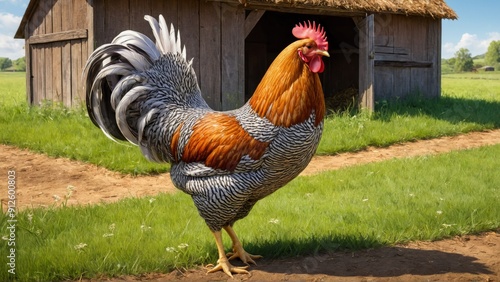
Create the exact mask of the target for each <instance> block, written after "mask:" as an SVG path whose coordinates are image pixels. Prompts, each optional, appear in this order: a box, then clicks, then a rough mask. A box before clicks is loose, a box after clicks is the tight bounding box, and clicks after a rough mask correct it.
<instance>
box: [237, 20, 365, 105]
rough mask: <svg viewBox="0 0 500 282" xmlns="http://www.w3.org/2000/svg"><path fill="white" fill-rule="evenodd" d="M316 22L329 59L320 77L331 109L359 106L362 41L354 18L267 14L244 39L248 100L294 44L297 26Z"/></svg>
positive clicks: (325, 60) (246, 93)
mask: <svg viewBox="0 0 500 282" xmlns="http://www.w3.org/2000/svg"><path fill="white" fill-rule="evenodd" d="M307 20H310V21H316V22H317V23H320V24H321V25H322V26H324V28H325V30H326V34H327V37H328V43H329V50H328V51H329V53H330V58H324V62H325V71H324V72H323V73H322V74H320V78H321V82H322V85H323V92H324V93H325V100H326V103H327V109H328V110H335V111H338V110H345V109H346V108H348V107H352V106H355V105H356V98H357V96H358V82H359V48H358V46H359V39H358V31H357V28H356V25H355V22H354V20H353V19H352V18H351V17H339V16H325V15H305V14H294V13H281V12H273V11H266V12H265V13H264V15H263V16H262V17H261V18H260V20H259V22H258V23H257V24H256V25H255V27H254V28H253V29H252V31H251V32H250V33H249V34H248V36H247V37H246V39H245V77H246V78H245V100H248V99H249V98H250V97H251V96H252V94H253V92H254V91H255V89H256V88H257V85H258V84H259V82H260V80H261V79H262V77H263V76H264V74H265V72H266V70H267V68H268V67H269V65H270V64H271V63H272V61H273V60H274V58H275V57H276V56H277V55H278V54H279V53H280V52H281V51H282V50H283V49H284V48H285V47H286V46H287V45H288V44H290V43H291V42H293V41H295V40H297V39H296V38H295V37H294V36H293V35H292V32H291V31H292V28H293V27H294V26H295V24H297V23H299V22H303V21H307Z"/></svg>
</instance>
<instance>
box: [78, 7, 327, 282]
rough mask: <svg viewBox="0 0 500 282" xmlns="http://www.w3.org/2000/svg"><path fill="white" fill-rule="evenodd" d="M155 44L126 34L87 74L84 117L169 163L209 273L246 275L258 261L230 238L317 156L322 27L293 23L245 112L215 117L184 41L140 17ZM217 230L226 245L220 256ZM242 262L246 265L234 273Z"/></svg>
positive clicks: (100, 52) (95, 57)
mask: <svg viewBox="0 0 500 282" xmlns="http://www.w3.org/2000/svg"><path fill="white" fill-rule="evenodd" d="M144 18H145V19H146V20H147V21H148V22H149V24H150V25H151V28H152V30H153V34H154V37H155V39H156V44H155V43H153V41H152V40H151V39H149V38H148V37H147V36H145V35H144V34H141V33H139V32H135V31H130V30H127V31H123V32H122V33H120V34H119V35H118V36H117V37H116V38H115V39H114V40H113V41H112V42H111V43H109V44H105V45H103V46H101V47H99V48H97V49H96V50H95V51H94V52H93V53H92V54H91V56H90V57H89V59H88V61H87V64H86V66H85V70H84V75H85V82H86V102H87V110H88V113H89V117H90V119H91V120H92V122H93V123H94V124H95V125H97V126H98V127H99V128H101V130H102V131H103V132H104V134H106V135H107V136H108V137H110V138H112V139H115V140H116V139H118V140H128V141H129V142H131V143H133V144H135V145H137V146H139V147H140V149H141V151H142V153H143V155H144V156H145V157H146V158H147V159H149V160H151V161H155V162H168V163H170V164H171V171H170V176H171V178H172V182H173V183H174V185H175V186H176V187H177V188H178V189H180V190H182V191H183V192H185V193H187V194H189V195H191V197H192V199H193V201H194V204H195V206H196V208H197V209H198V212H199V214H200V216H201V217H202V218H203V219H204V220H205V222H206V224H207V225H208V227H209V229H210V230H211V232H212V233H213V235H214V237H215V242H216V245H217V250H218V255H219V259H218V261H217V265H216V266H214V267H213V268H212V269H210V270H209V272H216V271H220V270H222V271H224V272H225V273H226V274H227V275H229V276H231V277H232V274H233V273H248V271H247V270H246V269H247V268H248V265H249V263H253V264H255V261H254V259H257V258H260V257H261V256H258V255H252V254H249V253H247V252H246V251H245V250H244V249H243V246H242V244H241V242H240V240H239V239H238V237H237V236H236V233H235V231H234V230H233V225H234V223H235V222H236V221H237V220H239V219H242V218H244V217H245V216H247V215H248V213H249V212H250V210H251V209H252V207H253V206H254V204H255V203H256V202H257V201H258V200H260V199H262V198H264V197H266V196H268V195H269V194H271V193H273V192H274V191H276V190H277V189H279V188H280V187H282V186H284V185H285V184H286V183H288V182H289V181H291V180H292V179H293V178H295V177H296V176H297V175H298V174H299V173H300V172H301V171H302V170H303V169H304V168H305V167H306V166H307V164H308V163H309V161H310V160H311V158H312V156H313V154H314V153H315V151H316V148H317V146H318V143H319V140H320V138H321V134H322V130H323V118H324V115H325V102H324V97H323V90H322V86H321V82H320V79H319V77H318V73H320V72H322V71H323V70H324V63H323V60H322V57H323V56H327V57H328V56H329V54H328V42H327V38H326V35H325V31H324V28H322V27H321V26H320V25H316V23H314V22H313V23H312V24H311V23H310V22H304V23H300V24H297V25H296V26H295V27H294V28H293V30H292V33H293V35H294V36H295V37H297V38H298V40H297V41H295V42H293V43H291V44H290V45H289V46H288V47H286V48H285V49H284V50H283V51H282V52H281V53H280V54H279V55H278V56H277V57H276V59H275V60H274V62H273V63H272V64H271V66H270V67H269V69H268V71H267V72H266V74H265V75H264V77H263V78H262V81H261V82H260V84H259V85H258V86H257V89H256V90H255V92H254V94H253V96H252V97H251V98H250V99H249V100H248V102H247V103H246V104H245V105H243V106H242V107H241V108H239V109H236V110H232V111H226V112H220V111H214V110H212V109H211V108H210V107H209V106H208V104H207V103H206V102H205V100H204V99H203V98H202V95H201V91H200V88H199V86H198V83H197V79H196V74H195V72H194V70H193V68H192V59H191V60H189V61H188V60H186V49H185V47H183V48H181V40H180V33H179V31H177V35H176V32H175V29H174V27H173V25H171V27H170V29H168V27H167V24H166V22H165V19H164V18H163V17H162V16H161V15H160V17H159V21H157V20H156V19H155V18H152V17H150V16H145V17H144ZM222 229H224V230H225V231H226V232H227V233H228V235H229V237H230V238H231V240H232V250H233V252H232V253H229V254H227V255H226V253H225V251H224V247H223V242H222V233H221V232H222ZM234 258H239V259H241V261H243V262H244V263H245V264H247V266H245V267H234V266H233V265H231V263H230V262H229V260H231V259H234Z"/></svg>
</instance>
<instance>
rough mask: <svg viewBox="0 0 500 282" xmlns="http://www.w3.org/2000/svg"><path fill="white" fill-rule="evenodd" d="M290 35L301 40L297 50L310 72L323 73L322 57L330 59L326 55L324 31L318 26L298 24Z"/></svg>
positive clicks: (326, 42)
mask: <svg viewBox="0 0 500 282" xmlns="http://www.w3.org/2000/svg"><path fill="white" fill-rule="evenodd" d="M292 34H293V35H294V36H295V37H297V38H298V39H305V40H303V44H302V45H301V46H300V47H299V48H298V49H297V52H298V54H299V56H300V58H301V59H302V60H303V61H304V62H305V63H306V64H307V65H308V66H309V69H310V70H311V71H312V72H315V73H318V72H323V70H324V69H325V65H324V63H323V60H322V58H321V57H322V56H327V57H330V54H328V41H327V40H326V34H325V30H324V29H323V27H322V26H320V25H319V24H318V25H317V26H316V23H315V22H313V23H312V24H311V22H310V21H308V22H307V23H306V22H304V24H302V23H299V24H297V25H296V26H295V27H294V28H293V29H292Z"/></svg>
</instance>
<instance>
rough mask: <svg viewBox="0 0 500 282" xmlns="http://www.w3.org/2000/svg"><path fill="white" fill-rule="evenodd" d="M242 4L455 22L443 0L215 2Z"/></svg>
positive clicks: (237, 0)
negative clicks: (381, 14)
mask: <svg viewBox="0 0 500 282" xmlns="http://www.w3.org/2000/svg"><path fill="white" fill-rule="evenodd" d="M214 1H220V2H232V3H241V4H244V5H246V6H247V8H252V7H255V8H258V7H260V8H266V7H267V8H271V9H276V10H279V9H283V8H286V9H290V8H302V9H309V10H316V11H321V12H324V13H328V12H333V13H341V12H349V13H391V14H405V15H416V16H426V17H433V18H439V19H443V18H444V19H456V18H457V14H456V13H455V12H454V11H453V10H452V9H451V8H450V7H449V6H448V5H447V4H446V2H445V1H444V0H214Z"/></svg>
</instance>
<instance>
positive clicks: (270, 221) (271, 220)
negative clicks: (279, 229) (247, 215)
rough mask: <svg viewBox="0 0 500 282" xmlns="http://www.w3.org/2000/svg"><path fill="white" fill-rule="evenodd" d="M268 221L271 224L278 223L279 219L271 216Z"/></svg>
mask: <svg viewBox="0 0 500 282" xmlns="http://www.w3.org/2000/svg"><path fill="white" fill-rule="evenodd" d="M269 223H271V224H278V223H280V220H279V219H277V218H271V219H270V220H269Z"/></svg>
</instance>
